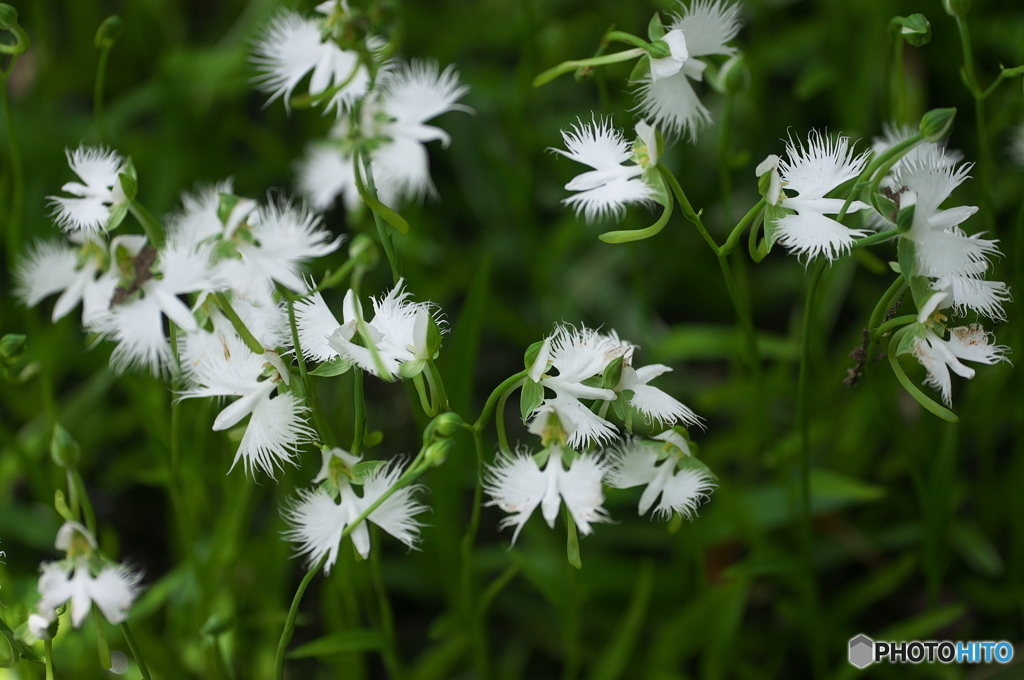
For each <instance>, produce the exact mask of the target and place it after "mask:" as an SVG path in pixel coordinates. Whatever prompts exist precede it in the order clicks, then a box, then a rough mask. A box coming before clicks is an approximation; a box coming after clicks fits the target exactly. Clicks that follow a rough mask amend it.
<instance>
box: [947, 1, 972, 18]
mask: <svg viewBox="0 0 1024 680" xmlns="http://www.w3.org/2000/svg"><path fill="white" fill-rule="evenodd" d="M942 6H943V7H944V8H945V10H946V14H948V15H949V16H951V17H961V18H962V17H965V16H967V12H968V11H970V9H971V0H942Z"/></svg>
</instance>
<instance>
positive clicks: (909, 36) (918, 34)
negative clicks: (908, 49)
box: [900, 14, 932, 47]
mask: <svg viewBox="0 0 1024 680" xmlns="http://www.w3.org/2000/svg"><path fill="white" fill-rule="evenodd" d="M900 23H901V24H902V25H903V27H902V28H901V29H900V35H901V36H902V37H903V39H904V40H906V41H907V42H908V43H909V44H911V45H913V46H914V47H921V46H922V45H927V44H928V43H929V42H931V39H932V25H931V23H930V22H929V21H928V18H927V17H925V15H923V14H911V15H910V16H909V17H905V18H903V19H902V20H901V21H900Z"/></svg>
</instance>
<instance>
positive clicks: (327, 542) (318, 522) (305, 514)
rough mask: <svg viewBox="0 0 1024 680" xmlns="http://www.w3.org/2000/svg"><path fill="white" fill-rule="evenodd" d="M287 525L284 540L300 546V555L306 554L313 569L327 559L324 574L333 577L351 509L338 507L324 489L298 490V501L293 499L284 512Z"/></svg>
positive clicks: (298, 548)
mask: <svg viewBox="0 0 1024 680" xmlns="http://www.w3.org/2000/svg"><path fill="white" fill-rule="evenodd" d="M283 514H284V519H285V521H286V522H287V523H288V526H289V528H288V530H287V531H286V532H285V533H284V537H285V539H287V540H288V541H291V542H293V543H298V546H297V547H296V551H297V553H298V554H299V555H307V558H306V564H307V566H309V567H312V566H313V565H315V564H318V563H319V562H320V560H321V559H323V558H324V557H325V556H326V557H327V561H326V562H325V563H324V573H325V574H330V573H331V567H333V566H334V563H335V562H336V561H337V559H338V548H339V545H340V543H341V534H342V533H343V532H344V531H345V527H346V526H347V525H348V520H349V518H350V514H351V508H349V507H347V506H344V505H343V504H339V503H338V502H336V501H335V500H334V499H333V498H331V496H330V494H329V493H328V492H327V491H326V490H325V489H324V488H323V487H320V488H317V489H315V490H309V489H299V497H298V500H291V501H289V504H288V505H287V506H286V508H285V511H284V513H283Z"/></svg>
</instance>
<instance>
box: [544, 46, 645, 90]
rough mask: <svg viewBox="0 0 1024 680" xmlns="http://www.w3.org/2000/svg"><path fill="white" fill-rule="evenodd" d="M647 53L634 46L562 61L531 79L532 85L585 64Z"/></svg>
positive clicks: (629, 57)
mask: <svg viewBox="0 0 1024 680" xmlns="http://www.w3.org/2000/svg"><path fill="white" fill-rule="evenodd" d="M645 54H647V50H645V49H642V48H639V47H636V48H634V49H631V50H625V51H624V52H616V53H615V54H606V55H604V56H602V57H594V58H592V59H574V60H570V61H563V62H562V63H561V64H559V65H558V66H553V67H551V68H549V69H548V70H547V71H544V72H543V73H541V74H540V75H539V76H537V77H536V78H534V79H533V86H534V87H540V86H541V85H544V84H546V83H550V82H551V81H552V80H554V79H555V78H557V77H558V76H560V75H563V74H566V73H570V72H572V71H575V70H576V69H578V68H583V67H586V66H604V65H605V64H615V63H618V62H620V61H629V60H631V59H636V58H638V57H642V56H643V55H645Z"/></svg>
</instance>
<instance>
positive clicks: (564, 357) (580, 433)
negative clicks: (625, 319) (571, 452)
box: [531, 326, 632, 448]
mask: <svg viewBox="0 0 1024 680" xmlns="http://www.w3.org/2000/svg"><path fill="white" fill-rule="evenodd" d="M630 351H632V345H630V344H629V343H628V342H623V341H622V340H620V339H619V337H618V336H617V335H614V334H612V335H602V334H601V333H598V332H597V331H595V330H592V329H589V328H586V327H583V328H580V330H576V329H575V328H573V327H571V326H559V327H557V328H556V329H555V332H554V333H553V334H552V335H551V336H549V337H548V338H546V341H545V343H544V344H543V345H542V346H541V352H540V354H539V355H538V357H537V360H536V361H535V362H534V367H533V370H532V371H531V377H532V376H533V375H536V376H538V378H539V379H536V378H535V379H534V382H539V383H540V384H541V385H543V386H544V387H545V388H547V389H550V390H552V391H553V392H554V393H555V398H554V399H548V400H546V401H545V402H544V406H547V407H550V409H549V410H548V413H549V414H550V412H551V409H554V411H555V412H557V413H558V414H559V417H560V419H561V420H562V421H563V428H564V429H565V433H566V435H567V436H568V439H567V440H566V441H567V443H568V444H569V446H570V447H573V448H578V447H580V446H584V445H586V444H587V443H590V442H597V441H601V440H605V439H612V438H613V437H615V435H616V433H617V430H616V429H615V426H614V425H612V424H611V423H609V422H608V421H607V420H605V419H603V418H601V417H600V416H598V415H597V414H595V413H593V412H592V411H591V410H590V409H589V408H588V407H587V406H586V405H584V404H583V402H581V401H580V399H600V400H604V401H613V400H615V399H616V394H615V391H614V390H610V389H605V388H601V387H591V386H590V385H585V384H583V383H584V381H586V380H589V379H590V378H593V377H595V376H601V375H602V374H603V373H604V369H605V368H607V367H608V364H610V363H611V362H612V361H614V360H615V359H617V358H618V357H621V356H625V355H626V354H627V353H629V352H630ZM549 362H550V364H551V366H552V367H553V368H555V369H557V370H558V373H557V374H556V375H542V374H543V373H544V371H545V370H546V366H547V364H548V363H549ZM536 413H538V412H535V414H536ZM546 417H547V416H545V418H546ZM546 423H547V421H546V420H545V421H544V423H542V424H538V425H535V426H533V427H534V429H535V430H537V431H541V430H542V429H543V428H544V427H546Z"/></svg>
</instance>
